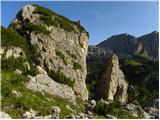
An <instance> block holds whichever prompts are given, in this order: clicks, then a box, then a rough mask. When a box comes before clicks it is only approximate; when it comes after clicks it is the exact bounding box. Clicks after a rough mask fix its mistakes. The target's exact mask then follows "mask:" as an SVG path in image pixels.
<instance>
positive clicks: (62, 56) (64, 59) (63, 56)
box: [56, 51, 67, 65]
mask: <svg viewBox="0 0 160 120" xmlns="http://www.w3.org/2000/svg"><path fill="white" fill-rule="evenodd" d="M56 55H57V56H59V57H60V58H61V59H62V60H63V63H64V64H65V65H67V59H66V57H65V55H64V54H63V53H62V52H61V51H56Z"/></svg>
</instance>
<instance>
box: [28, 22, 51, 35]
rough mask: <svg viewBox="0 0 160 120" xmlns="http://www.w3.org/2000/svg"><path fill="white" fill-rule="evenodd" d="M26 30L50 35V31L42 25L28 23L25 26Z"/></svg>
mask: <svg viewBox="0 0 160 120" xmlns="http://www.w3.org/2000/svg"><path fill="white" fill-rule="evenodd" d="M25 29H26V30H29V31H35V32H38V33H44V34H49V33H50V31H49V30H46V27H45V26H43V25H41V24H34V23H28V24H27V25H26V26H25Z"/></svg>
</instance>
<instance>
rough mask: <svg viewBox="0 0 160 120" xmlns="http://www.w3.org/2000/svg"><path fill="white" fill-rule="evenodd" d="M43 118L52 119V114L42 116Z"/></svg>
mask: <svg viewBox="0 0 160 120" xmlns="http://www.w3.org/2000/svg"><path fill="white" fill-rule="evenodd" d="M44 119H52V115H47V116H45V117H44Z"/></svg>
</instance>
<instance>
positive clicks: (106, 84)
mask: <svg viewBox="0 0 160 120" xmlns="http://www.w3.org/2000/svg"><path fill="white" fill-rule="evenodd" d="M127 88H128V84H127V82H126V80H125V76H124V74H123V72H122V71H121V69H120V68H119V61H118V57H117V56H116V55H115V54H113V55H112V57H111V59H110V60H109V62H108V64H107V66H106V69H105V71H104V73H103V74H102V77H101V79H100V80H99V81H98V84H97V94H96V95H97V97H98V98H103V99H104V100H109V101H110V100H111V101H113V100H117V101H119V102H121V103H125V102H126V101H127Z"/></svg>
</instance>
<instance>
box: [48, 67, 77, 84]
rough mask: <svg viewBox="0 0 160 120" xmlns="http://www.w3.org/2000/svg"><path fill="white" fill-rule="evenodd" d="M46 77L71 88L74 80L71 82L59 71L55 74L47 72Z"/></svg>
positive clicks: (52, 71)
mask: <svg viewBox="0 0 160 120" xmlns="http://www.w3.org/2000/svg"><path fill="white" fill-rule="evenodd" d="M48 75H49V76H50V77H51V78H52V79H53V80H55V81H56V82H58V83H61V84H66V85H69V86H71V87H73V85H74V82H75V80H72V79H71V78H70V77H67V76H65V75H64V74H63V73H62V72H61V71H60V69H58V71H57V72H55V71H54V70H49V72H48Z"/></svg>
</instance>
